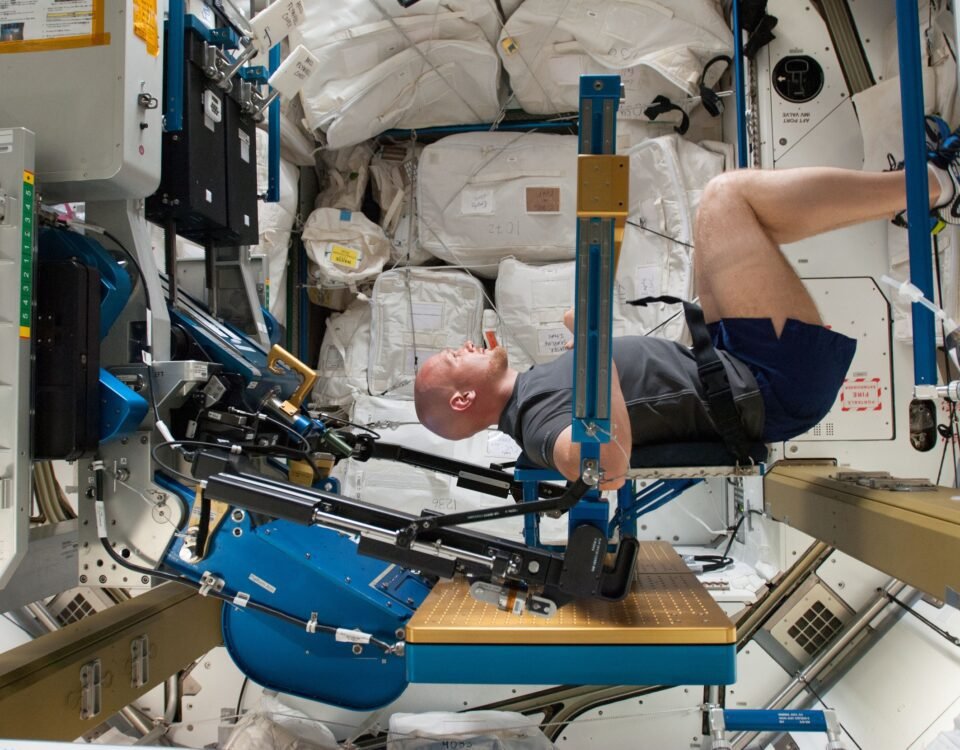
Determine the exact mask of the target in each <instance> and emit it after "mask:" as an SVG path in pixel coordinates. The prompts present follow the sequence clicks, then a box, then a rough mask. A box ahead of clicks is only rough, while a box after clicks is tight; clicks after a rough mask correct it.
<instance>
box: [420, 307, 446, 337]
mask: <svg viewBox="0 0 960 750" xmlns="http://www.w3.org/2000/svg"><path fill="white" fill-rule="evenodd" d="M442 325H443V303H442V302H414V303H413V330H415V331H439V330H440V327H441V326H442Z"/></svg>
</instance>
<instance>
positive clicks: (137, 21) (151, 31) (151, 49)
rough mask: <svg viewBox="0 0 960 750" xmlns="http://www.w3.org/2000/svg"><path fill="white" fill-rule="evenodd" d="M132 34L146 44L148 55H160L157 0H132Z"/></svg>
mask: <svg viewBox="0 0 960 750" xmlns="http://www.w3.org/2000/svg"><path fill="white" fill-rule="evenodd" d="M133 33H134V35H135V36H136V37H138V38H140V39H142V40H143V41H144V42H145V43H146V45H147V52H148V53H149V54H150V55H153V56H154V57H156V56H157V55H159V54H160V32H159V28H158V25H157V0H133Z"/></svg>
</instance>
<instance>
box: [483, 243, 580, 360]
mask: <svg viewBox="0 0 960 750" xmlns="http://www.w3.org/2000/svg"><path fill="white" fill-rule="evenodd" d="M575 274H576V268H575V264H574V263H573V262H572V261H570V262H567V263H553V264H550V265H546V266H531V265H527V264H526V263H523V262H521V261H518V260H517V259H515V258H506V259H505V260H503V261H501V262H500V272H499V273H498V274H497V286H496V302H497V312H498V313H499V321H498V325H497V333H498V336H499V338H500V345H501V346H504V347H505V348H506V350H507V357H508V361H509V362H510V366H511V367H513V368H514V369H516V370H520V371H521V372H522V371H523V370H528V369H530V367H531V366H533V365H534V364H539V363H542V362H549V361H550V360H552V359H556V358H557V357H558V356H560V355H561V354H563V352H564V351H566V343H567V342H568V341H570V340H571V339H572V338H573V335H572V334H571V333H570V331H568V330H567V328H566V326H564V324H563V314H564V313H565V312H566V311H567V310H569V309H570V308H572V307H573V299H574V277H575Z"/></svg>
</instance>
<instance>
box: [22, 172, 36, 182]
mask: <svg viewBox="0 0 960 750" xmlns="http://www.w3.org/2000/svg"><path fill="white" fill-rule="evenodd" d="M36 179H37V178H36V177H34V175H33V172H28V171H27V170H23V181H24V182H25V183H27V184H28V185H33V184H35V183H36Z"/></svg>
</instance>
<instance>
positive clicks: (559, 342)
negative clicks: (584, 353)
mask: <svg viewBox="0 0 960 750" xmlns="http://www.w3.org/2000/svg"><path fill="white" fill-rule="evenodd" d="M571 338H573V334H572V333H570V331H568V330H567V329H566V327H565V326H562V325H561V326H558V327H555V328H541V329H540V330H538V331H537V351H538V352H539V353H540V354H563V353H564V352H565V351H566V350H567V342H568V341H569V340H570V339H571Z"/></svg>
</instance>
